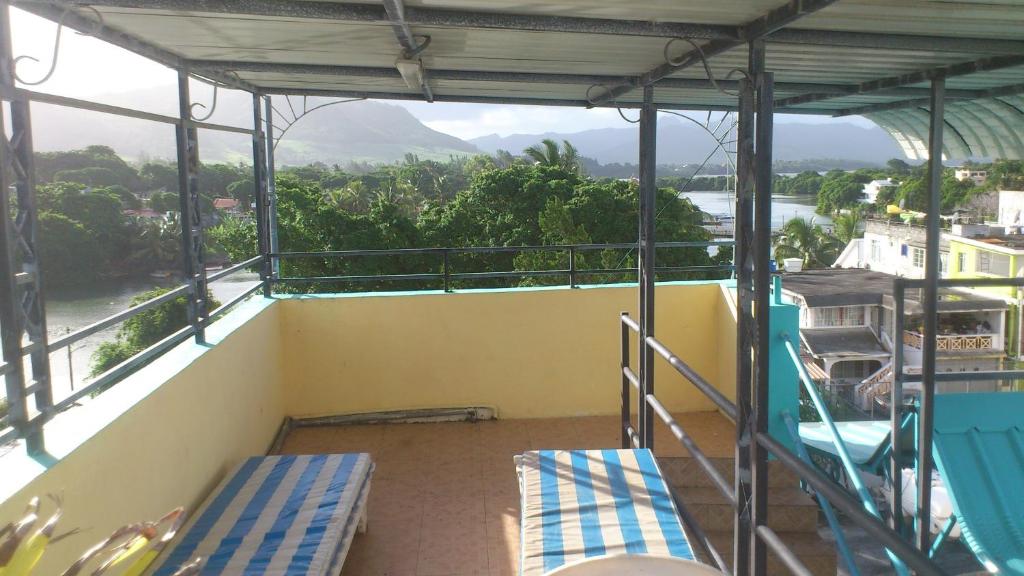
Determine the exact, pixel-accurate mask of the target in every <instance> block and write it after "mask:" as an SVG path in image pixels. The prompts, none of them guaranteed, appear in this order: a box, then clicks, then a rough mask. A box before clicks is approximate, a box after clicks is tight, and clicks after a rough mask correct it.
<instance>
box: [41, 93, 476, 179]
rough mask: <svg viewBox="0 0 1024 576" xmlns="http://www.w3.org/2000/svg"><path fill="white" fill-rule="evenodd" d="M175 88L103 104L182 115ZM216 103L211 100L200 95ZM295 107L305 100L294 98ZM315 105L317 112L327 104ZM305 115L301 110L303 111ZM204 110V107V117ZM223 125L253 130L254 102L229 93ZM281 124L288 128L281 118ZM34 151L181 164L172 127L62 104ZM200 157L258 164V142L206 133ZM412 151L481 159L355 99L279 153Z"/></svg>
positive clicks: (281, 158)
mask: <svg viewBox="0 0 1024 576" xmlns="http://www.w3.org/2000/svg"><path fill="white" fill-rule="evenodd" d="M173 95H174V91H173V89H171V88H160V89H148V90H144V91H136V92H131V93H125V94H115V95H109V96H107V97H102V98H96V100H98V101H101V102H104V103H109V104H115V105H121V106H129V107H132V108H135V109H141V110H146V111H152V112H157V113H161V114H169V115H176V114H177V108H176V104H175V102H174V100H173ZM196 96H202V97H195V99H196V100H197V101H200V102H204V103H209V95H208V94H202V95H196ZM292 100H293V102H294V104H295V106H296V108H299V107H301V104H302V101H301V98H293V99H292ZM325 101H326V100H323V99H316V100H314V99H310V107H312V106H314V105H315V104H317V103H322V102H325ZM275 104H276V105H277V108H278V110H280V116H286V115H289V114H290V109H289V107H288V105H287V104H286V103H285V102H284V99H283V98H275ZM300 111H301V110H300ZM201 113H202V110H199V109H197V114H201ZM210 121H211V122H218V123H222V124H231V125H235V126H243V127H249V126H251V125H252V107H251V97H249V96H247V95H244V94H238V93H233V94H231V93H226V92H222V93H221V94H220V97H219V102H218V103H217V110H216V115H215V116H214V117H213V118H212V119H211V120H210ZM275 124H276V125H277V126H279V127H281V128H283V127H284V126H285V122H284V121H283V120H282V119H281V118H280V117H279V118H277V119H276V121H275ZM33 132H34V136H35V147H36V149H37V150H39V151H50V150H70V149H77V148H84V147H85V146H88V145H90V144H104V145H107V146H110V147H112V148H113V149H114V150H116V151H117V152H118V153H119V154H121V155H122V156H125V157H127V158H132V159H138V158H143V157H154V158H168V159H169V158H174V155H175V145H174V131H173V129H172V128H171V126H169V125H166V124H158V123H154V122H147V121H143V120H135V119H131V118H121V117H118V116H112V115H108V114H98V113H91V112H83V111H80V110H73V109H68V108H61V107H57V106H46V105H37V106H36V107H34V112H33ZM199 153H200V157H201V158H202V160H203V161H206V162H218V161H227V162H238V161H242V162H251V157H252V142H251V140H250V139H249V137H247V136H245V135H243V134H230V133H222V132H213V131H202V132H201V133H200V137H199ZM406 153H413V154H416V155H418V156H419V157H420V158H422V159H447V158H448V157H449V156H452V155H455V156H466V155H472V154H477V153H479V150H478V149H477V148H476V146H474V145H472V144H469V143H467V142H465V141H464V140H460V139H458V138H456V137H454V136H450V135H448V134H444V133H441V132H438V131H436V130H432V129H431V128H428V127H426V126H424V125H423V124H422V123H421V122H420V121H419V120H417V119H416V118H415V117H414V116H413V115H412V114H410V113H409V111H408V110H406V109H405V108H403V107H401V106H396V105H393V104H386V103H383V102H375V101H356V102H347V103H344V104H337V105H334V106H328V107H326V108H323V109H321V110H317V111H315V112H313V113H312V114H310V115H309V116H307V117H305V118H302V119H301V120H300V121H299V122H298V123H296V124H295V126H294V127H293V128H291V129H290V130H289V131H288V134H287V136H286V137H285V138H284V139H283V140H282V141H281V144H280V146H279V147H278V148H277V151H276V159H277V162H278V163H279V164H291V165H298V164H309V163H311V162H324V163H326V164H340V165H345V164H347V163H348V162H370V163H379V162H394V161H396V160H400V159H401V158H402V157H403V156H404V155H405V154H406Z"/></svg>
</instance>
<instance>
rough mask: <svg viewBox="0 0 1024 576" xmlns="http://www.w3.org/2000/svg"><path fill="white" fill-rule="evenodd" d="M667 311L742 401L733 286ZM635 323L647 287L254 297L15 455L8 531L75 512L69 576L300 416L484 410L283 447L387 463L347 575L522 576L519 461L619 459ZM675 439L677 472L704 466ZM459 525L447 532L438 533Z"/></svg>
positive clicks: (730, 435)
mask: <svg viewBox="0 0 1024 576" xmlns="http://www.w3.org/2000/svg"><path fill="white" fill-rule="evenodd" d="M656 293H657V298H658V303H659V308H658V312H657V318H658V320H659V322H660V328H659V339H660V340H661V341H662V342H664V344H665V345H666V346H668V347H670V348H671V349H672V350H674V351H675V352H676V353H677V354H679V355H680V358H681V360H682V361H684V362H686V363H687V364H689V365H690V366H692V367H693V369H694V370H696V371H698V372H699V373H700V374H701V375H703V376H704V378H705V379H706V380H707V381H708V382H710V383H711V384H712V385H713V386H714V387H715V388H716V389H718V390H719V391H721V392H722V394H724V395H725V396H727V397H729V398H732V397H733V391H734V389H735V376H734V374H735V347H736V340H735V338H736V335H735V320H734V315H733V314H734V311H733V309H732V295H731V293H730V290H729V289H728V287H727V285H726V284H723V283H721V282H681V283H667V284H663V285H659V286H658V287H657V289H656ZM635 307H636V287H635V286H627V285H621V286H606V287H581V288H576V289H569V288H565V287H558V288H555V287H551V288H535V289H512V290H474V291H467V292H460V293H444V292H440V291H438V292H420V293H396V294H381V293H375V294H332V295H279V296H275V297H273V298H264V297H257V298H253V299H250V300H247V301H245V302H242V303H241V304H239V305H238V307H237V308H235V309H234V310H232V311H230V312H228V313H226V314H224V315H223V316H222V317H221V318H220V319H219V320H217V321H216V322H213V323H212V324H210V325H209V326H208V327H207V331H206V332H207V333H206V339H207V343H206V344H202V345H201V344H196V343H195V342H193V341H192V340H188V341H185V342H183V343H180V344H178V345H176V346H175V347H173V348H172V349H170V350H169V351H168V352H167V353H165V354H163V355H162V356H160V357H158V358H157V359H156V360H154V361H153V362H152V363H151V364H149V365H148V366H146V367H144V368H142V369H141V370H139V371H138V372H136V373H134V374H132V375H131V376H129V377H127V378H126V379H124V380H122V381H121V382H120V383H118V384H117V385H116V386H114V387H113V388H111V389H109V390H107V391H105V392H103V393H102V394H99V395H96V396H95V397H84V398H81V399H80V400H79V401H78V403H77V405H75V406H73V407H71V408H69V409H67V410H65V411H63V412H60V413H58V414H56V415H55V416H54V417H53V418H52V419H51V420H49V421H48V422H47V423H46V426H45V435H46V446H47V451H48V452H47V453H46V454H45V455H42V456H39V455H35V456H30V455H29V454H28V453H27V452H26V450H25V449H24V446H23V445H22V444H20V443H19V444H15V445H12V446H8V447H7V448H4V449H2V450H0V466H2V468H3V470H4V474H3V475H0V494H2V498H0V500H2V502H3V503H2V504H0V518H14V517H16V516H17V515H18V513H20V511H21V509H22V507H23V506H24V503H25V502H26V501H27V500H28V499H29V498H30V497H31V496H35V495H45V494H47V493H53V494H57V493H62V494H63V496H64V501H65V503H66V504H65V516H64V519H63V520H62V526H66V527H79V528H82V529H83V532H82V533H81V534H78V535H75V536H71V537H70V538H68V539H67V540H65V541H63V542H61V543H60V544H59V545H58V544H55V545H53V546H51V548H50V549H49V550H48V551H47V554H46V556H45V559H44V562H45V564H43V565H41V567H40V573H56V572H59V570H58V567H60V569H62V568H63V567H64V566H66V565H67V564H69V563H70V562H71V561H72V559H73V558H75V557H77V556H78V554H79V553H80V552H81V551H82V550H83V549H85V548H86V547H88V546H89V545H91V544H92V543H94V542H95V541H96V540H98V539H99V535H101V534H107V533H109V532H111V531H112V530H113V529H114V528H116V527H118V526H121V525H124V524H127V523H130V522H136V521H139V520H142V519H149V518H156V517H159V516H160V515H162V514H163V513H164V512H166V511H167V510H169V509H171V508H173V507H175V506H179V505H183V506H186V507H187V508H188V509H190V510H193V509H195V507H196V506H197V505H198V504H199V503H200V502H201V501H202V499H203V498H204V497H205V496H206V494H208V493H209V491H210V490H211V489H212V488H213V487H214V486H215V485H216V484H217V482H218V481H219V480H220V479H221V478H222V477H223V475H224V474H225V473H226V472H227V470H229V469H230V468H231V467H232V466H233V465H234V464H235V463H237V462H238V461H239V460H240V459H242V458H243V457H245V456H249V455H253V454H264V453H266V452H267V451H268V449H269V447H271V446H272V445H273V444H274V442H275V438H276V437H278V435H279V432H280V431H281V429H282V422H284V421H285V418H286V417H289V418H292V419H294V420H295V421H297V422H310V420H309V419H310V418H317V417H333V418H335V422H337V421H345V420H347V421H350V422H352V421H354V422H359V421H364V419H362V416H360V415H366V414H381V413H385V414H387V413H395V412H407V411H409V410H414V409H415V410H419V409H428V410H431V409H451V408H459V409H467V408H480V409H481V411H480V412H479V413H485V412H490V413H493V414H494V415H496V416H497V418H498V420H497V421H496V422H481V423H478V424H468V423H435V424H423V425H420V424H388V425H344V426H331V427H316V428H314V427H303V426H300V427H298V428H296V429H295V430H294V431H293V432H291V433H290V434H288V435H286V436H282V437H281V439H280V440H281V442H280V444H279V446H280V450H281V451H282V452H289V453H301V452H341V451H346V450H349V451H350V450H363V451H369V452H371V453H372V454H373V455H374V458H375V459H376V460H377V461H378V465H379V468H378V474H377V475H376V477H375V480H374V489H373V492H374V494H375V495H374V496H373V497H372V499H371V503H370V506H371V512H370V525H371V528H370V533H369V534H368V535H367V536H366V537H365V538H364V537H359V538H362V540H359V539H357V542H356V544H355V545H354V547H353V550H352V552H351V566H348V565H347V566H346V571H345V573H346V574H380V573H382V570H384V571H389V572H392V573H416V574H424V575H427V574H441V573H451V572H448V571H446V570H447V568H446V567H445V566H446V564H445V563H450V562H453V561H454V559H458V558H462V559H467V558H468V560H472V562H470V563H469V564H460V566H467V567H471V568H472V572H473V573H485V572H486V573H492V574H510V573H513V572H514V571H515V563H516V556H515V549H516V547H517V545H518V540H517V538H518V536H517V531H516V527H517V522H518V514H517V512H516V509H515V508H516V498H515V495H516V484H515V472H514V468H513V466H512V463H511V456H512V454H514V453H516V452H517V451H522V450H524V449H527V448H531V447H534V448H536V447H541V446H543V447H546V448H559V447H564V448H570V447H571V448H581V447H615V446H617V444H618V434H619V429H618V417H617V416H615V415H617V414H618V411H619V400H620V398H619V394H620V389H621V388H620V385H621V369H620V359H619V352H620V341H619V338H620V331H619V330H618V328H619V325H618V318H619V314H620V312H622V311H629V310H634V309H635ZM634 343H635V340H634ZM656 374H657V376H658V378H659V379H660V380H661V381H662V382H663V384H662V386H661V387H660V389H659V393H658V397H659V399H660V400H661V401H662V403H664V405H665V406H666V407H667V408H668V409H669V410H671V411H672V413H673V414H675V415H677V417H678V418H679V419H680V421H682V422H685V423H686V425H687V430H688V432H689V433H690V434H692V435H693V436H694V437H695V438H696V439H697V441H698V442H699V443H700V445H701V446H702V447H704V448H705V450H706V451H707V453H708V454H709V455H710V456H712V457H723V458H724V457H728V456H730V455H731V452H732V450H733V448H734V444H733V443H734V428H733V426H732V424H731V423H730V422H729V421H728V420H727V419H725V418H724V417H723V416H722V415H721V414H720V413H718V412H716V411H715V405H714V404H712V402H711V401H710V400H708V399H707V397H705V396H704V395H703V394H701V393H700V392H699V391H698V390H696V389H694V388H693V387H690V386H687V385H685V384H683V383H681V382H680V380H679V377H678V375H677V374H673V368H672V367H671V366H670V365H668V364H667V363H664V362H660V363H658V365H657V367H656ZM339 416H341V417H342V418H341V419H340V420H337V417H339ZM660 428H661V429H660V430H659V432H658V434H659V438H662V440H661V446H663V449H662V450H659V454H662V453H664V455H665V456H669V457H672V456H681V455H683V454H685V452H683V451H682V450H681V448H679V447H678V445H677V444H676V443H675V442H672V441H671V437H670V436H669V434H668V429H667V428H664V427H660ZM662 434H663V435H664V436H663V437H662V436H661V435H662ZM673 449H674V450H673ZM663 451H664V452H663ZM428 461H429V465H428V464H427V462H428ZM726 467H727V466H726ZM697 493H698V494H699V493H700V492H699V491H698V492H697ZM452 494H461V495H463V496H464V497H462V498H453V497H452ZM397 502H401V506H399V505H398V504H397ZM702 505H704V506H705V507H708V506H710V507H711V508H713V504H708V503H705V504H702ZM711 508H709V510H710V509H711ZM801 510H803V508H801ZM810 510H812V511H813V510H814V509H813V507H812V508H810ZM805 512H806V510H805ZM704 513H705V514H710V512H707V511H705V512H704ZM410 514H411V516H410ZM445 518H447V519H449V520H450V522H446V523H445V524H446V525H447V526H448V529H447V531H443V530H441V527H440V526H434V525H432V524H431V523H430V522H431V521H433V520H437V521H440V520H441V519H445ZM457 519H463V520H462V521H459V520H457ZM401 525H404V526H406V529H404V530H399V529H398V526H401ZM413 527H415V528H413ZM470 527H472V529H470ZM780 529H781V528H780ZM453 531H454V532H458V534H455V533H453ZM460 531H461V532H460ZM469 531H471V532H473V533H472V534H471V535H470V534H468V532H469ZM463 532H467V534H466V538H465V539H461V535H463ZM723 533H724V531H723ZM385 534H389V535H390V534H394V535H396V536H395V538H396V539H394V540H392V539H391V538H390V536H389V537H388V538H383V537H382V536H383V535H385ZM399 536H400V537H401V538H399ZM402 538H405V540H403V539H402ZM411 538H418V539H419V540H418V543H417V544H416V545H413V544H412V543H411V541H408V539H411ZM442 541H443V542H442ZM399 551H402V553H401V554H399ZM469 557H471V558H469ZM468 560H467V561H468ZM834 560H835V559H834V554H832V555H831V562H832V565H833V568H834ZM391 562H394V563H395V564H389V563H391ZM412 562H415V563H416V564H415V566H416V567H415V568H413V569H409V568H410V567H411V566H412V564H411V563H412ZM382 563H384V564H387V566H385V565H384V564H382ZM407 569H408V570H407Z"/></svg>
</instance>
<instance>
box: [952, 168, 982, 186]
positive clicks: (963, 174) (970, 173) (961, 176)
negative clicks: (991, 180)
mask: <svg viewBox="0 0 1024 576" xmlns="http://www.w3.org/2000/svg"><path fill="white" fill-rule="evenodd" d="M954 176H955V177H956V179H957V180H959V181H960V182H963V181H965V180H971V181H972V182H974V185H975V186H980V185H982V184H984V183H985V181H986V180H988V172H987V171H985V170H972V169H970V168H967V167H961V168H957V169H956V172H954Z"/></svg>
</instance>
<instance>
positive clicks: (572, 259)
mask: <svg viewBox="0 0 1024 576" xmlns="http://www.w3.org/2000/svg"><path fill="white" fill-rule="evenodd" d="M733 244H734V242H733V241H732V240H709V241H685V242H659V243H658V244H657V248H660V249H692V248H703V249H709V248H728V247H731V246H732V245H733ZM635 248H636V243H635V242H633V243H630V242H621V243H609V244H549V245H541V246H465V247H445V248H390V249H372V250H327V251H318V252H317V251H298V252H275V253H271V254H270V255H269V256H270V258H272V259H274V260H275V261H287V260H309V259H321V260H325V261H335V260H345V259H362V258H373V257H378V258H380V257H410V256H430V257H437V258H439V260H438V262H437V264H436V265H437V268H434V269H433V270H438V271H414V272H402V273H396V274H330V275H323V276H277V277H274V278H271V279H270V282H271V283H272V284H280V285H301V284H315V283H324V284H330V283H344V282H351V283H356V284H358V283H369V282H378V283H379V282H438V283H439V285H440V287H441V288H443V289H444V290H445V291H446V292H447V291H450V290H451V288H452V287H451V283H452V282H457V281H460V280H462V281H471V280H496V279H508V278H554V277H565V278H567V280H568V285H569V286H570V287H576V286H578V285H579V280H580V278H585V277H594V276H600V275H626V274H633V275H635V274H636V273H637V268H636V267H635V266H632V267H625V266H616V267H612V268H578V267H577V254H579V253H581V252H597V251H602V250H634V249H635ZM521 253H560V254H565V255H566V256H567V264H568V267H559V268H554V269H542V270H537V269H531V270H486V271H469V272H457V271H455V270H454V268H455V266H454V265H453V263H452V258H453V257H457V256H467V255H474V254H521ZM733 269H734V267H733V265H732V264H721V265H693V266H660V267H657V268H656V269H655V272H656V273H660V274H680V273H691V274H713V273H716V272H730V271H732V270H733Z"/></svg>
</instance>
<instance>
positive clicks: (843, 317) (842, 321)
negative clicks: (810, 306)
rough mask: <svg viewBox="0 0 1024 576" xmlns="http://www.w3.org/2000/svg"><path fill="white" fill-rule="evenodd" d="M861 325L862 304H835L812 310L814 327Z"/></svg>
mask: <svg viewBox="0 0 1024 576" xmlns="http://www.w3.org/2000/svg"><path fill="white" fill-rule="evenodd" d="M863 325H864V307H863V306H835V307H831V308H817V309H815V311H814V326H813V327H814V328H836V327H841V326H863Z"/></svg>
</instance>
